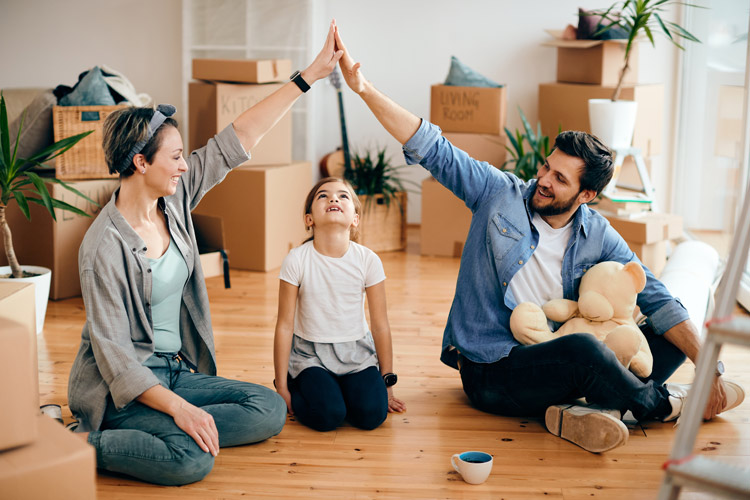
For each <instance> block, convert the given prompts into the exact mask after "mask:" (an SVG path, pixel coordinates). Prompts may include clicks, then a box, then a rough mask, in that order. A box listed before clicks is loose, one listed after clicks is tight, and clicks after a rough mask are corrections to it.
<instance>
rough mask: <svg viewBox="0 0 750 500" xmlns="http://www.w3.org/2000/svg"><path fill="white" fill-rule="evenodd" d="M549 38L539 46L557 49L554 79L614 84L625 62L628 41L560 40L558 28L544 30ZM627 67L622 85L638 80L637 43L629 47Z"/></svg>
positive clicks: (570, 81)
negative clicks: (550, 37) (550, 38)
mask: <svg viewBox="0 0 750 500" xmlns="http://www.w3.org/2000/svg"><path fill="white" fill-rule="evenodd" d="M545 31H546V32H547V33H549V34H550V35H552V37H553V39H552V40H548V41H546V42H544V43H543V44H542V45H544V46H547V47H556V48H557V81H558V82H564V83H589V84H594V85H604V86H613V87H614V86H616V85H617V81H618V80H619V79H620V70H621V69H622V67H623V65H624V64H625V47H626V46H627V43H628V40H627V39H623V40H563V38H562V30H545ZM629 66H630V68H629V70H628V72H627V73H626V74H625V79H624V80H623V84H625V85H633V84H636V83H638V42H637V41H636V42H634V43H633V46H632V47H631V49H630V65H629Z"/></svg>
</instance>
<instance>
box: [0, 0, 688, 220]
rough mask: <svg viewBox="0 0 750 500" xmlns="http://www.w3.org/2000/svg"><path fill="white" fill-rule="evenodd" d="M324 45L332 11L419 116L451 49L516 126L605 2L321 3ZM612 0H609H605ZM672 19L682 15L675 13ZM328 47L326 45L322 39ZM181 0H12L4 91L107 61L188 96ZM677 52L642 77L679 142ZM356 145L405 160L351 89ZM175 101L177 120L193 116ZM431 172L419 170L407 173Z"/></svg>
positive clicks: (328, 100)
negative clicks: (659, 97)
mask: <svg viewBox="0 0 750 500" xmlns="http://www.w3.org/2000/svg"><path fill="white" fill-rule="evenodd" d="M314 1H315V9H314V12H315V16H316V18H318V19H317V21H316V24H318V25H319V28H316V29H318V30H319V32H318V34H317V35H316V36H315V40H316V42H315V44H316V45H315V50H314V52H315V53H317V50H318V49H317V47H318V46H322V42H323V39H324V35H325V30H326V28H327V25H328V20H329V19H330V18H331V17H335V18H336V20H337V22H338V24H339V26H340V29H341V34H342V36H343V37H344V40H345V42H346V43H347V46H348V48H349V49H350V51H351V52H352V55H353V56H354V57H355V58H356V59H357V60H359V61H361V62H362V64H363V72H364V73H365V75H366V76H367V77H368V78H369V79H370V80H371V81H373V82H374V83H375V85H376V86H377V87H378V88H379V89H380V90H381V91H383V92H385V93H386V94H388V95H389V96H390V97H391V98H393V99H394V100H395V101H396V102H398V103H400V104H401V105H403V106H404V107H405V108H407V109H409V110H411V111H412V112H414V113H415V114H417V115H418V116H421V117H424V118H429V98H430V86H431V85H432V84H434V83H439V82H442V81H443V80H444V79H445V76H446V74H447V72H448V67H449V64H450V56H451V55H455V56H457V57H459V58H460V59H461V60H462V61H464V62H465V63H466V64H468V65H469V66H471V67H473V68H474V69H476V70H477V71H479V72H481V73H483V74H485V75H486V76H488V77H489V78H492V79H494V80H496V81H498V82H500V83H504V84H506V85H507V89H508V93H507V95H508V128H510V129H511V130H514V129H515V128H517V127H520V125H521V123H520V119H519V117H518V113H517V108H518V106H520V107H521V108H522V109H523V111H524V113H525V114H526V116H527V117H528V118H529V120H530V121H531V123H532V124H535V123H536V120H537V116H538V108H537V104H538V103H537V100H538V98H537V94H538V91H537V90H538V84H539V83H543V82H550V81H553V80H554V79H555V60H556V54H555V49H553V48H550V47H543V46H541V44H542V43H543V42H544V41H545V40H546V39H547V37H548V35H547V34H546V33H545V32H544V29H545V28H553V29H561V28H563V27H564V26H565V25H566V24H567V23H572V24H575V23H577V17H576V13H577V11H578V7H579V6H580V7H584V8H600V7H602V2H601V0H558V1H554V2H553V1H545V0H527V1H525V2H518V1H513V0H472V1H470V2H457V1H455V0H409V1H405V0H399V1H396V0H379V1H378V2H365V1H362V0H314ZM604 3H605V4H606V3H607V2H604ZM669 18H670V19H674V17H673V16H672V17H669ZM318 43H319V44H320V45H317V44H318ZM181 44H182V29H181V2H180V1H179V0H159V1H151V0H107V1H97V0H68V1H65V2H60V1H57V0H23V1H22V0H11V1H8V0H5V1H3V3H2V6H0V61H2V62H3V70H2V72H0V88H4V87H14V86H50V87H54V86H56V85H58V84H61V83H62V84H67V85H73V84H74V83H75V82H76V80H77V78H78V74H79V73H80V72H82V71H84V70H86V69H89V68H91V67H92V66H94V65H97V64H107V65H109V66H111V67H113V68H115V69H117V70H119V71H121V72H122V73H124V74H125V75H127V76H128V77H129V78H130V80H131V81H132V82H133V84H134V85H135V87H136V89H137V90H138V91H139V92H146V93H148V94H150V95H151V96H152V97H153V98H154V99H155V100H156V102H171V103H174V104H177V105H179V103H180V102H182V101H181V99H182V96H181V82H180V75H181V71H182V68H181V57H182V51H181V50H182V49H181ZM675 60H676V50H674V49H673V47H672V46H671V45H670V44H668V43H665V41H664V40H658V44H657V49H652V48H651V47H650V46H649V45H647V44H643V45H642V47H641V54H640V75H641V79H642V81H643V82H645V83H654V82H663V83H665V84H666V90H665V96H666V97H667V99H666V102H665V104H664V106H665V110H664V111H665V114H664V116H665V117H666V119H665V124H664V144H665V148H668V151H669V150H671V137H672V123H671V122H672V120H671V119H670V117H671V116H672V109H673V105H672V100H673V96H674V94H675V92H674V83H673V82H674V80H675V78H674V75H673V73H674V67H675ZM305 98H308V99H310V98H311V99H315V102H314V105H313V108H312V109H313V110H315V111H316V113H315V116H313V117H312V120H313V123H314V131H315V136H314V138H313V140H314V141H315V144H314V146H313V151H314V159H313V161H314V163H317V160H318V159H319V158H320V157H321V156H322V155H324V154H325V153H327V152H330V151H332V150H333V149H335V148H336V146H338V145H340V132H339V124H338V123H339V122H338V109H337V100H336V94H335V92H334V90H333V88H332V87H331V86H330V85H329V84H327V83H326V82H319V83H318V84H317V85H316V86H315V87H314V88H313V91H312V92H311V93H310V94H309V95H308V96H306V97H305ZM344 107H345V112H346V119H347V124H348V131H349V138H350V145H352V146H353V147H354V148H357V147H367V146H378V145H380V146H387V147H388V150H389V153H390V155H391V157H392V158H393V159H394V160H395V161H396V162H399V163H401V162H403V156H402V154H401V149H400V145H398V144H397V143H396V142H395V141H394V140H393V139H392V138H391V137H390V136H389V135H388V134H387V133H386V132H385V131H384V130H383V128H382V127H381V126H380V124H379V123H378V122H377V121H376V120H375V119H374V117H373V116H372V114H371V113H370V112H369V110H368V109H367V108H366V106H364V104H363V103H362V102H361V101H360V100H359V98H358V97H357V96H356V95H354V94H352V93H351V92H349V91H345V93H344ZM182 112H184V110H178V118H179V117H180V116H182V117H184V116H185V115H184V114H182ZM670 164H671V155H670V154H667V153H665V154H663V155H662V156H661V158H657V159H656V160H655V161H654V166H655V170H657V171H656V172H654V177H655V179H654V180H655V185H656V188H657V191H658V194H659V198H660V201H661V203H662V207H668V205H669V200H670V194H669V185H670V177H669V175H668V169H667V168H666V167H667V165H670ZM425 176H426V173H425V171H424V170H423V169H421V168H420V167H418V166H417V167H412V168H410V169H409V170H408V177H409V178H410V179H413V180H416V181H419V180H421V179H422V178H424V177H425ZM408 220H409V222H412V223H417V222H419V220H420V199H419V195H418V194H417V195H410V201H409V212H408Z"/></svg>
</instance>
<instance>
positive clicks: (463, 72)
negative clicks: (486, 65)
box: [444, 56, 502, 87]
mask: <svg viewBox="0 0 750 500" xmlns="http://www.w3.org/2000/svg"><path fill="white" fill-rule="evenodd" d="M444 85H454V86H456V87H502V85H500V84H499V83H496V82H493V81H492V80H490V79H489V78H487V77H485V76H483V75H480V74H479V73H477V72H476V71H474V70H473V69H471V68H470V67H468V66H467V65H465V64H464V63H462V62H461V61H459V60H458V58H456V56H451V69H450V71H448V77H447V78H446V79H445V83H444Z"/></svg>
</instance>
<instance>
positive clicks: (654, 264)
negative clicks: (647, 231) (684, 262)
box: [626, 240, 667, 278]
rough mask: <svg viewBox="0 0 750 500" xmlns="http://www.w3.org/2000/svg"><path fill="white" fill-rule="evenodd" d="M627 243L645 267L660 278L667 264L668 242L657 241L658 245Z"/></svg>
mask: <svg viewBox="0 0 750 500" xmlns="http://www.w3.org/2000/svg"><path fill="white" fill-rule="evenodd" d="M626 241H627V240H626ZM627 243H628V246H629V247H630V249H631V250H632V251H633V253H635V254H636V255H637V256H638V258H639V259H641V262H642V263H643V265H644V266H646V267H647V268H649V270H650V271H651V272H652V273H654V276H656V277H657V278H658V277H659V275H660V274H661V272H662V271H663V270H664V266H665V265H666V264H667V241H666V240H664V241H657V242H656V243H632V242H629V241H628V242H627Z"/></svg>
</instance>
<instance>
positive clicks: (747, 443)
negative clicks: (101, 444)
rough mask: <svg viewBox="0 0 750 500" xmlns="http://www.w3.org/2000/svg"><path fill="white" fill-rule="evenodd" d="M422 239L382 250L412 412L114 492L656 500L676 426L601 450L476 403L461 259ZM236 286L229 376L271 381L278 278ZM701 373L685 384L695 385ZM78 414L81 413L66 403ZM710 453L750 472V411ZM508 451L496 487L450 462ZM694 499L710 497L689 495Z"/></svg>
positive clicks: (78, 307) (723, 424)
mask: <svg viewBox="0 0 750 500" xmlns="http://www.w3.org/2000/svg"><path fill="white" fill-rule="evenodd" d="M417 238H418V231H416V230H415V229H414V228H410V230H409V245H408V248H407V250H406V251H405V252H391V253H383V254H381V258H382V260H383V264H384V266H385V270H386V274H387V276H388V280H387V285H386V286H387V295H388V304H389V306H388V313H389V318H390V322H391V328H392V330H393V336H394V354H395V368H396V370H397V371H398V373H399V383H398V385H397V386H396V394H397V395H398V397H400V398H401V399H403V400H404V401H405V402H406V403H407V405H408V411H407V412H406V413H404V414H391V415H389V416H388V419H387V421H386V422H385V423H384V424H383V425H382V426H381V427H380V428H378V429H375V430H373V431H370V432H365V431H361V430H357V429H354V428H352V427H348V426H344V427H342V428H340V429H338V430H336V431H333V432H327V433H319V432H316V431H313V430H311V429H308V428H306V427H304V426H302V425H300V424H299V423H298V422H295V421H294V419H289V421H288V423H287V425H286V427H285V428H284V430H283V431H282V432H281V434H280V435H278V436H277V437H275V438H273V439H270V440H268V441H266V442H263V443H259V444H257V445H252V446H243V447H237V448H228V449H223V450H222V451H221V453H220V454H219V456H218V457H217V460H216V465H215V467H214V470H213V471H212V472H211V474H209V476H208V477H207V478H206V479H204V480H203V481H201V482H199V483H196V484H192V485H188V486H184V487H180V488H165V487H158V486H151V485H147V484H143V483H139V482H137V481H133V480H130V479H127V478H123V477H115V476H112V475H106V474H100V475H99V477H98V479H97V486H98V493H99V497H100V498H106V499H108V500H109V499H130V498H138V499H164V498H217V499H219V498H220V499H235V498H243V497H245V498H247V497H264V498H346V499H360V498H361V499H366V498H386V499H387V498H394V499H401V498H414V499H421V498H425V499H439V498H467V499H482V498H493V499H498V498H514V499H515V498H519V499H531V498H548V499H549V498H558V499H565V500H572V499H583V498H586V499H592V498H593V499H596V498H600V499H619V498H622V499H632V498H654V497H655V496H656V492H657V490H658V488H659V485H660V482H661V478H662V472H661V468H660V467H661V464H662V463H663V462H664V460H665V459H666V457H667V455H668V453H669V451H670V449H671V444H672V439H673V438H674V434H675V429H674V428H673V426H672V424H660V423H648V424H647V425H644V426H643V427H641V426H631V427H630V439H629V442H628V444H627V446H625V447H622V448H619V449H616V450H614V451H612V452H610V453H607V454H603V455H594V454H590V453H587V452H585V451H583V450H581V449H579V448H577V447H576V446H574V445H572V444H570V443H567V442H566V441H563V440H560V439H559V438H556V437H554V436H552V435H550V434H549V433H547V432H546V431H545V429H544V427H543V423H542V422H541V421H540V420H538V419H521V418H506V417H498V416H494V415H488V414H486V413H482V412H480V411H478V410H475V409H473V408H472V407H471V406H469V404H468V401H467V399H466V396H465V395H464V393H463V391H462V389H461V383H460V380H459V378H458V374H457V372H455V371H454V370H452V369H450V368H448V367H446V366H444V365H442V364H441V363H440V361H439V360H438V356H439V352H440V341H441V336H442V330H443V326H444V325H445V320H446V318H447V315H448V311H449V309H450V304H451V300H452V297H453V292H454V288H455V280H456V275H457V273H458V260H457V259H449V258H436V257H421V256H419V254H418V250H419V248H418V240H417ZM231 278H232V288H231V289H229V290H225V289H224V288H223V282H222V280H221V279H220V278H211V279H209V280H208V285H209V296H210V300H211V313H212V318H213V324H214V330H215V336H216V347H217V357H218V363H219V374H220V375H222V376H226V377H231V378H238V379H242V380H248V381H251V382H255V383H259V384H263V385H265V386H267V387H271V382H272V379H273V360H272V342H273V329H274V325H275V316H276V300H277V293H278V271H271V272H268V273H251V272H243V271H236V270H233V271H232V276H231ZM84 317H85V316H84V310H83V305H82V302H81V299H69V300H63V301H58V302H51V303H50V304H49V309H48V312H47V322H46V324H45V328H44V332H43V333H42V335H40V336H39V373H40V391H41V402H42V403H58V404H61V405H65V404H66V397H67V396H66V393H67V378H68V374H69V372H70V367H71V363H72V360H73V357H74V356H75V352H76V350H77V347H78V340H79V338H80V331H81V326H82V325H83V321H84ZM722 358H723V359H724V361H725V363H726V365H727V371H728V373H727V376H729V377H731V378H733V379H736V380H738V381H741V382H742V383H743V384H744V386H745V387H748V388H750V363H748V361H750V355H749V353H748V351H747V350H743V349H741V348H736V347H734V348H725V349H724V351H723V353H722ZM692 371H693V366H692V365H691V364H689V363H687V364H685V365H684V366H683V367H682V368H680V370H679V371H678V372H677V373H676V374H675V376H674V377H673V378H674V380H675V381H678V382H689V381H690V379H691V377H692ZM64 415H65V416H66V417H69V415H70V413H69V411H67V408H64ZM696 449H697V450H702V451H701V452H702V453H707V454H710V455H712V456H716V457H719V458H721V459H723V460H726V461H727V462H729V463H734V464H737V465H742V466H745V467H747V466H750V403H748V402H747V401H746V402H745V403H744V404H743V405H742V406H740V407H739V408H737V409H736V410H734V411H732V412H730V413H728V414H726V415H725V416H722V417H720V418H717V419H716V420H715V421H713V422H710V423H707V424H705V425H704V426H703V427H702V428H701V431H700V435H699V438H698V441H697V445H696ZM466 450H483V451H486V452H488V453H491V454H492V455H494V467H493V471H492V474H491V476H490V478H489V479H488V481H487V482H486V483H484V484H482V485H478V486H474V485H469V484H466V483H464V482H463V481H462V480H461V478H460V476H458V474H457V473H455V472H454V471H453V469H452V467H451V465H450V457H451V455H452V454H453V453H457V452H461V451H466ZM681 498H696V499H698V498H710V497H709V496H707V495H702V494H698V493H691V492H686V494H684V495H683V496H682V497H681Z"/></svg>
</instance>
